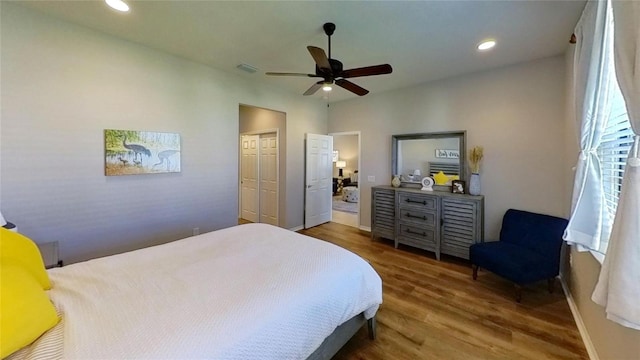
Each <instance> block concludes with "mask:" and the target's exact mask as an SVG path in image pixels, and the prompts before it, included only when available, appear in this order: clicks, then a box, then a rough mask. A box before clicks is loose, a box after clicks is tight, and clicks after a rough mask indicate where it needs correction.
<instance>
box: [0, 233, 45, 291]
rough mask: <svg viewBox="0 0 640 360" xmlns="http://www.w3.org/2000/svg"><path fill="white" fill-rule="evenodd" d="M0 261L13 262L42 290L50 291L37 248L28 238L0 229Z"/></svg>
mask: <svg viewBox="0 0 640 360" xmlns="http://www.w3.org/2000/svg"><path fill="white" fill-rule="evenodd" d="M0 259H1V260H0V261H2V262H3V263H4V262H5V260H11V261H15V263H16V264H20V266H21V267H23V268H24V269H25V270H26V271H27V272H28V273H30V274H31V276H33V277H34V278H35V279H36V280H37V281H38V283H40V286H42V288H43V289H45V290H48V289H51V282H50V281H49V275H48V274H47V271H46V270H45V268H44V261H43V260H42V256H41V255H40V250H39V249H38V246H37V245H36V244H35V243H34V242H33V241H32V240H31V239H29V238H28V237H26V236H24V235H22V234H19V233H17V232H13V231H9V230H7V229H5V228H2V227H0Z"/></svg>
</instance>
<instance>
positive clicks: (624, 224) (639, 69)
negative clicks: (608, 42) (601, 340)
mask: <svg viewBox="0 0 640 360" xmlns="http://www.w3.org/2000/svg"><path fill="white" fill-rule="evenodd" d="M613 14H614V22H615V45H614V51H615V65H616V74H617V78H618V83H619V85H620V89H621V90H622V94H623V96H624V99H625V102H626V104H627V111H628V113H629V121H630V122H631V127H632V128H633V132H634V133H635V142H634V146H633V148H632V150H631V152H630V153H629V158H628V160H627V165H626V167H625V171H624V178H623V180H622V190H621V193H620V201H619V202H618V209H617V211H616V217H615V220H614V223H613V230H612V232H611V238H610V240H609V248H608V249H607V255H606V257H605V259H604V263H603V264H602V269H601V270H600V277H599V279H598V284H597V285H596V289H595V290H594V292H593V295H592V300H593V301H595V302H596V303H598V304H600V305H602V306H604V307H605V310H606V313H607V318H608V319H610V320H613V321H615V322H617V323H619V324H622V325H624V326H627V327H630V328H633V329H637V330H640V154H639V148H640V136H638V135H639V134H640V2H637V1H614V2H613Z"/></svg>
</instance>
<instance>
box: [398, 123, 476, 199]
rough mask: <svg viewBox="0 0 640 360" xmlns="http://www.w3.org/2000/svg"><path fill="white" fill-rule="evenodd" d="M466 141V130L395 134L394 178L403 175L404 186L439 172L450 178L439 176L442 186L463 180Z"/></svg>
mask: <svg viewBox="0 0 640 360" xmlns="http://www.w3.org/2000/svg"><path fill="white" fill-rule="evenodd" d="M465 138H466V132H465V131H455V132H440V133H419V134H406V135H393V137H392V139H393V143H392V152H393V154H392V171H393V175H396V174H397V175H400V179H401V181H402V182H403V184H405V185H406V184H412V183H420V181H422V178H424V177H425V176H432V177H433V176H434V175H436V174H438V173H440V172H442V173H443V174H445V175H447V177H443V178H439V177H436V181H437V183H439V184H440V185H450V184H451V180H454V179H464V178H465V172H464V170H465V169H464V164H465V162H464V155H465V152H466V148H465ZM440 176H441V177H442V174H440ZM438 180H439V181H438ZM441 190H444V189H441Z"/></svg>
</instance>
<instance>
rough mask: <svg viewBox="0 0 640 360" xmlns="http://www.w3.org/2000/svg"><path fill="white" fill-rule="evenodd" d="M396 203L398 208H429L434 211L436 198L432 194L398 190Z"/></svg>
mask: <svg viewBox="0 0 640 360" xmlns="http://www.w3.org/2000/svg"><path fill="white" fill-rule="evenodd" d="M398 205H399V207H400V209H417V210H431V211H434V212H435V211H436V209H437V208H438V198H437V197H435V196H432V195H423V194H414V193H409V192H399V193H398Z"/></svg>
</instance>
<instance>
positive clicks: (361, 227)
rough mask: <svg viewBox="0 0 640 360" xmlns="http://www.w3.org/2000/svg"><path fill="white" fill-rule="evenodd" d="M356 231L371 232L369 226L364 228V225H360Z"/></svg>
mask: <svg viewBox="0 0 640 360" xmlns="http://www.w3.org/2000/svg"><path fill="white" fill-rule="evenodd" d="M358 229H360V230H362V231H368V232H371V226H364V225H360V227H358Z"/></svg>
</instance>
